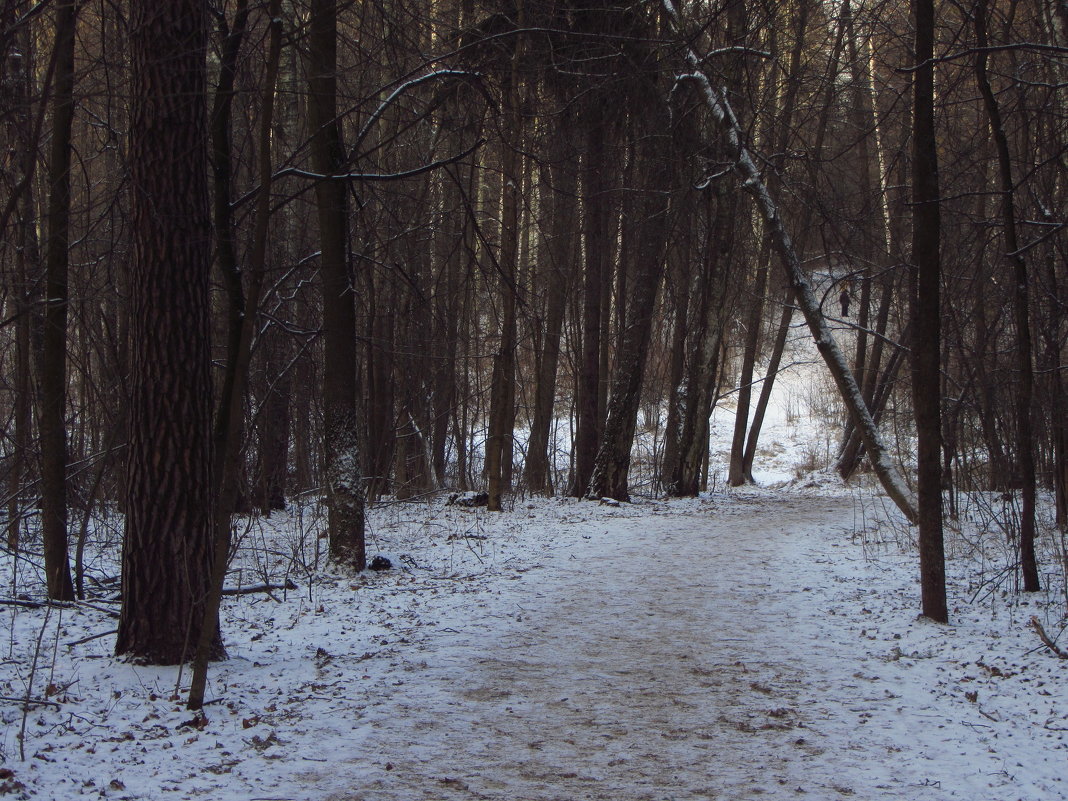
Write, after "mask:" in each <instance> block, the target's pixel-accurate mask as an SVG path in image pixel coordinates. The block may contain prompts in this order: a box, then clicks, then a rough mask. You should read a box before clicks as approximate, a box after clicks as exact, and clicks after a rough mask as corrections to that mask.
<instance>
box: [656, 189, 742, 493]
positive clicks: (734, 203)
mask: <svg viewBox="0 0 1068 801" xmlns="http://www.w3.org/2000/svg"><path fill="white" fill-rule="evenodd" d="M732 184H733V181H732ZM739 200H740V198H739V195H738V193H737V191H736V187H735V186H734V185H731V186H729V187H726V188H723V189H722V190H721V191H720V192H718V193H717V194H715V195H712V196H710V197H708V199H707V200H706V201H705V206H706V208H707V209H709V217H710V220H709V224H708V229H709V230H708V234H707V239H706V243H705V255H704V260H703V261H704V265H703V267H702V269H703V272H704V277H703V279H702V284H703V285H702V287H701V289H702V291H701V295H700V296H699V297H700V303H699V304H698V310H699V313H698V315H697V318H698V319H697V323H698V326H697V333H696V336H694V338H693V344H692V346H691V350H690V354H689V356H688V358H687V362H688V364H687V371H686V379H685V381H684V382H683V383H684V384H685V391H684V392H683V397H682V420H681V422H680V426H681V432H680V436H679V440H680V442H681V446H680V450H679V458H678V460H677V462H676V464H675V469H674V472H673V473H672V474H671V483H670V485H669V494H671V495H678V496H696V495H697V494H698V493H699V492H700V490H701V477H702V473H703V470H704V465H705V463H706V461H707V459H708V437H709V416H710V415H711V414H712V405H713V404H714V403H715V401H716V394H717V390H718V388H719V383H720V371H719V367H720V354H721V352H722V350H723V333H724V326H725V324H726V321H727V319H728V315H729V309H730V308H731V307H732V306H733V302H729V301H728V298H727V282H728V280H729V278H730V276H731V274H732V268H733V260H732V258H731V253H732V251H733V250H734V237H735V217H736V212H737V209H738V206H739Z"/></svg>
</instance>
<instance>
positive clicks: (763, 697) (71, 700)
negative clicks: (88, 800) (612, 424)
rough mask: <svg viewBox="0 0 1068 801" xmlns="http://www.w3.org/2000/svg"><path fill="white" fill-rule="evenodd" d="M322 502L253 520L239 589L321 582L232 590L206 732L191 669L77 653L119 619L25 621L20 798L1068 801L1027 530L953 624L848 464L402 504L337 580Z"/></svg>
mask: <svg viewBox="0 0 1068 801" xmlns="http://www.w3.org/2000/svg"><path fill="white" fill-rule="evenodd" d="M307 511H308V510H307V509H306V508H303V507H294V509H293V510H292V511H291V512H290V513H289V514H287V515H275V516H274V517H272V518H271V519H269V520H259V521H252V522H250V524H249V528H248V529H247V530H246V531H245V534H244V536H243V538H242V548H241V552H240V554H239V557H238V560H237V562H236V565H237V568H236V571H235V573H234V574H233V576H232V579H233V582H234V584H245V585H250V584H256V583H258V582H260V581H262V580H263V579H268V580H270V581H271V582H272V583H276V584H277V583H281V582H282V581H283V580H284V579H285V578H287V577H288V578H289V579H291V580H292V581H293V582H295V584H296V585H297V587H298V589H294V590H288V591H278V592H274V593H271V594H267V593H252V594H248V595H239V596H233V597H230V598H228V599H227V604H226V609H225V611H224V631H225V637H226V640H227V645H228V648H229V656H230V658H229V659H228V660H226V661H225V662H221V663H218V664H217V665H215V666H213V669H212V672H211V681H210V686H209V698H211V699H212V700H213V701H214V703H211V704H209V705H208V706H207V707H206V716H205V717H203V718H200V717H195V716H194V715H193V714H192V713H190V712H188V711H186V710H185V709H183V707H182V704H181V700H182V698H181V697H182V695H183V692H182V691H183V689H184V688H185V687H186V686H187V684H188V671H186V672H185V673H183V674H181V675H179V672H178V670H177V669H175V668H155V667H140V666H135V665H130V664H126V663H124V662H121V661H119V660H116V659H114V658H113V657H112V656H111V651H112V648H113V639H114V638H113V636H102V637H98V638H96V639H91V640H89V641H87V642H80V643H77V641H78V640H81V639H82V638H85V637H88V636H91V635H93V634H99V633H103V632H106V631H109V630H110V629H112V628H114V621H113V620H112V619H111V618H110V616H109V615H107V614H106V609H107V607H106V606H105V605H103V604H96V605H95V606H97V607H99V608H100V609H104V610H105V611H100V609H94V608H89V607H79V608H75V609H64V610H59V609H44V608H40V609H27V608H19V607H8V608H4V609H3V614H4V616H5V618H6V627H7V628H8V632H7V634H8V637H7V642H6V643H5V644H4V651H5V652H4V654H3V659H0V695H3V696H4V701H3V703H2V704H0V713H2V715H3V717H2V720H3V731H2V734H0V756H2V757H3V771H4V772H3V773H2V774H0V776H2V779H0V794H4V793H5V792H6V793H7V794H8V795H9V796H10V797H14V798H19V797H32V798H50V799H69V798H75V797H80V796H89V797H104V798H115V799H167V798H176V799H177V798H183V799H184V798H211V799H219V800H221V801H227V800H228V799H242V800H243V801H248V800H249V799H270V800H271V801H281V800H282V799H308V800H309V801H311V800H312V799H315V800H316V801H324V800H327V799H333V800H335V801H340V800H341V799H367V800H368V801H372V800H374V799H382V800H383V801H385V800H388V799H397V800H398V801H399V800H400V799H404V800H405V801H410V800H413V799H428V800H429V799H442V800H446V799H447V800H449V801H451V800H452V799H509V801H528V800H529V801H535V800H537V801H541V800H543V799H544V800H546V801H548V800H549V799H561V800H565V799H566V800H567V801H570V800H571V799H606V800H607V799H611V800H612V801H632V800H634V801H636V800H637V799H658V800H661V799H662V800H665V801H668V800H675V799H680V800H681V799H757V798H761V799H795V798H796V799H801V798H809V799H834V798H861V799H903V798H908V799H920V800H921V801H922V800H923V799H968V800H969V801H983V799H991V800H993V799H997V800H998V801H1006V799H1009V800H1012V799H1024V800H1025V801H1052V800H1053V799H1062V798H1068V770H1066V767H1068V660H1060V659H1057V658H1056V657H1055V656H1054V655H1053V654H1052V653H1051V652H1050V651H1049V650H1048V649H1046V648H1045V647H1043V646H1042V644H1041V643H1040V641H1039V639H1038V637H1037V635H1036V633H1035V631H1034V630H1033V629H1032V628H1031V627H1030V625H1029V621H1030V619H1031V616H1032V615H1035V616H1037V617H1038V619H1039V620H1040V621H1041V622H1042V624H1043V625H1044V627H1045V628H1046V630H1047V631H1048V632H1049V633H1050V634H1051V636H1056V635H1059V634H1060V633H1061V632H1062V631H1063V630H1064V627H1065V623H1066V621H1065V609H1066V604H1065V599H1064V597H1063V594H1058V592H1055V591H1052V590H1051V591H1048V592H1045V593H1041V594H1037V595H1033V596H1026V597H1025V596H1022V595H1021V594H1018V593H1016V592H1015V591H1013V588H1012V586H1011V582H1012V576H1011V571H1006V570H1004V568H1003V564H1002V562H1003V561H1004V557H1003V554H1002V553H1001V551H1003V550H1004V549H1005V546H1004V545H1003V544H1000V545H999V544H998V543H997V542H987V541H983V538H982V537H981V536H980V535H976V534H973V535H969V536H967V537H964V536H959V535H957V534H955V533H952V532H951V541H950V560H949V573H950V592H951V600H950V603H951V610H952V622H951V624H950V625H949V626H939V625H935V624H933V623H930V622H928V621H926V620H924V619H918V618H917V608H918V599H917V596H918V590H917V586H916V572H917V570H916V564H915V558H914V556H913V553H912V548H911V544H910V543H909V541H908V539H909V532H908V530H907V529H906V528H904V527H902V526H900V525H897V524H894V523H893V522H887V520H886V519H885V516H884V511H885V510H884V509H883V508H882V505H881V503H880V502H879V501H878V499H877V498H876V497H875V496H872V495H871V494H870V493H866V492H850V491H849V490H847V489H845V488H843V487H841V486H840V485H839V484H837V483H836V482H835V481H834V480H832V479H831V478H829V477H826V476H818V475H817V476H814V477H809V478H807V479H805V480H801V481H794V482H791V483H789V484H788V485H786V486H782V487H779V488H778V489H775V490H767V489H743V490H737V491H729V492H718V493H715V494H713V495H711V496H708V497H703V498H701V499H698V500H689V501H670V502H663V501H652V500H646V501H642V502H639V503H636V504H633V505H626V504H625V505H622V506H619V507H613V506H609V505H598V504H596V503H590V502H579V501H574V500H571V499H557V500H544V499H539V500H531V501H518V502H517V503H516V506H515V508H514V509H513V510H512V511H511V512H508V513H504V514H489V513H487V512H486V511H485V510H483V509H460V508H457V507H455V506H453V507H447V506H445V505H444V501H443V499H441V498H439V499H436V500H434V501H432V502H423V503H409V504H395V505H392V506H386V507H382V508H380V509H377V510H375V512H374V513H373V514H372V517H371V535H372V536H371V542H370V546H371V549H372V550H371V553H372V555H373V554H377V553H383V554H385V555H387V556H388V557H389V558H390V559H391V560H392V561H393V563H394V568H393V569H392V570H389V571H385V572H381V573H371V572H368V573H366V574H364V575H360V576H356V577H344V576H340V575H337V574H334V573H331V572H329V571H324V570H321V569H316V567H315V558H316V552H317V550H318V549H319V548H321V545H322V541H321V540H319V539H318V538H317V537H316V536H315V532H316V531H317V528H316V526H317V525H318V521H316V520H314V519H312V518H310V517H309V516H308V515H306V514H302V512H307ZM890 517H892V515H891V516H890ZM1049 564H1050V563H1049V561H1048V560H1047V561H1046V565H1047V566H1049ZM10 568H11V566H10V565H5V569H10ZM93 569H94V570H96V571H98V572H99V573H100V574H101V575H104V574H107V573H108V572H109V567H108V565H107V564H105V563H104V562H103V561H102V562H100V563H97V564H94V565H93ZM1045 578H1046V580H1047V584H1048V585H1049V586H1052V587H1061V588H1063V579H1062V578H1059V577H1058V576H1057V575H1056V571H1055V570H1053V568H1049V570H1048V572H1047V574H1046V576H1045ZM1058 582H1060V583H1058ZM1066 639H1068V637H1062V639H1061V641H1062V643H1063V642H1064V641H1065V640H1066ZM74 643H77V644H74ZM176 688H178V692H177V693H176V692H175V690H176ZM26 697H29V698H32V699H36V700H40V701H48V702H50V704H51V705H34V706H32V707H31V708H30V709H29V711H28V712H26V713H24V711H23V707H22V705H21V704H20V703H19V702H18V700H17V699H22V698H26Z"/></svg>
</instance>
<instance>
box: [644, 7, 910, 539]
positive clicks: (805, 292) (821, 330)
mask: <svg viewBox="0 0 1068 801" xmlns="http://www.w3.org/2000/svg"><path fill="white" fill-rule="evenodd" d="M661 2H662V4H663V8H664V11H665V12H666V13H667V16H668V19H669V21H670V24H671V26H672V28H674V30H675V32H676V34H678V35H679V37H680V39H681V38H683V37H682V23H681V20H680V18H679V13H678V11H677V10H676V8H675V5H674V3H673V2H672V0H661ZM682 50H683V54H684V56H685V58H686V63H687V65H688V67H689V69H691V70H692V72H689V73H686V74H684V75H680V76H679V77H678V82H680V83H687V82H692V83H694V84H696V86H697V89H698V91H699V92H700V94H701V96H702V98H703V99H704V101H705V104H706V105H707V106H708V109H709V111H710V112H711V114H712V117H713V119H714V120H715V121H716V123H717V124H718V125H720V126H721V127H722V128H723V132H724V133H725V135H726V138H727V146H728V149H729V152H730V155H731V157H732V158H733V160H734V164H733V168H734V171H735V172H736V173H737V175H738V177H739V178H740V179H741V182H742V188H743V189H744V190H745V191H746V193H748V194H749V195H750V196H751V197H752V198H753V200H754V201H755V203H756V206H757V210H758V211H759V213H760V216H761V217H762V218H763V220H764V224H765V225H766V226H767V228H768V233H769V234H770V238H771V242H772V245H773V247H774V248H775V251H776V253H777V255H778V257H779V262H780V263H781V264H782V267H783V269H784V270H785V272H786V276H787V279H788V281H789V283H790V286H791V287H792V288H793V290H794V296H795V298H796V299H797V303H798V306H799V307H800V308H801V311H802V313H803V314H804V316H805V322H806V323H808V327H809V330H810V331H811V332H812V337H813V339H814V340H815V341H816V347H817V348H818V349H819V352H820V355H821V356H822V357H823V360H824V362H825V363H826V364H827V368H828V369H829V370H830V373H831V376H832V378H834V382H835V385H836V386H837V387H838V392H839V394H840V395H841V396H842V400H843V401H844V402H845V404H846V408H847V409H848V410H849V414H850V416H851V417H852V419H853V424H854V425H855V426H856V427H857V430H858V431H859V432H860V435H861V439H862V440H863V442H864V447H865V449H866V451H867V453H868V458H869V459H870V460H871V463H872V467H873V468H874V469H875V473H876V475H877V476H878V477H879V481H880V483H881V484H882V486H883V489H884V490H886V493H887V495H889V496H890V498H891V499H892V500H893V501H894V503H895V504H896V505H897V507H898V508H899V509H900V510H901V511H902V513H903V514H904V515H905V517H907V518H908V519H909V520H910V521H911V522H915V521H916V518H917V515H916V501H915V498H914V497H913V496H912V493H911V492H910V491H909V490H908V488H907V487H906V486H905V481H904V479H903V478H902V476H901V474H900V473H899V472H898V470H897V467H896V466H895V464H894V462H893V460H892V459H891V458H890V454H889V451H888V450H887V449H886V446H885V445H884V444H883V441H882V438H881V437H880V435H879V430H878V428H877V427H876V425H875V421H874V419H873V418H872V416H871V412H870V410H869V409H868V407H867V404H866V403H865V402H864V398H863V396H862V394H861V391H860V387H859V386H858V385H857V382H856V379H855V378H854V376H853V372H852V370H850V369H849V363H848V362H847V361H846V358H845V354H844V353H843V352H842V349H841V348H840V347H839V346H838V342H837V341H836V340H835V338H834V334H833V333H832V332H831V329H830V326H829V325H828V324H827V319H826V318H825V317H824V315H823V311H822V309H821V308H820V303H819V300H818V299H817V298H816V295H815V292H814V291H813V289H812V284H811V282H810V281H809V279H808V276H807V275H806V273H805V271H804V269H803V268H802V266H801V261H800V259H799V257H798V255H797V251H796V250H795V249H794V245H793V242H792V241H791V239H790V235H789V233H788V232H787V231H786V227H785V226H784V225H783V221H782V218H781V215H780V214H779V210H778V206H777V205H776V203H775V201H774V199H773V198H772V197H771V193H770V192H769V191H768V187H767V184H765V183H764V181H763V179H762V178H761V176H760V170H759V169H757V166H756V164H755V162H754V161H753V157H752V155H751V154H750V152H749V148H748V147H747V145H746V142H745V135H744V133H743V130H742V126H741V125H740V124H739V123H738V119H737V118H736V117H735V116H734V112H733V110H732V109H731V107H730V103H729V102H728V101H727V93H726V92H725V91H717V90H716V89H715V88H714V87H713V86H712V82H711V81H710V80H709V78H708V75H707V74H705V72H704V70H702V69H701V59H700V58H699V57H698V55H697V53H696V52H695V51H694V50H693V48H692V47H690V46H689V45H683V48H682Z"/></svg>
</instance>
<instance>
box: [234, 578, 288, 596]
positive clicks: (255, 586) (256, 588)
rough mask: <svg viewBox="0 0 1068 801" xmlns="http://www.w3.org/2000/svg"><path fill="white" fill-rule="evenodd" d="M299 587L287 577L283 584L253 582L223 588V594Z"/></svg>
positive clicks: (248, 593) (246, 593)
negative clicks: (242, 585) (243, 585)
mask: <svg viewBox="0 0 1068 801" xmlns="http://www.w3.org/2000/svg"><path fill="white" fill-rule="evenodd" d="M296 589H299V587H297V585H296V584H294V583H293V582H292V581H290V580H289V579H286V583H285V584H253V585H249V586H248V587H231V588H229V589H226V590H223V595H251V594H252V593H254V592H273V591H274V590H296Z"/></svg>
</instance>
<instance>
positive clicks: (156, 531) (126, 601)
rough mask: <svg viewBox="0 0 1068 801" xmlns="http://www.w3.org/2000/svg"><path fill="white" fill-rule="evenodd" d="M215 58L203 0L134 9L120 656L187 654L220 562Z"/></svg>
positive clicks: (174, 658) (149, 658)
mask: <svg viewBox="0 0 1068 801" xmlns="http://www.w3.org/2000/svg"><path fill="white" fill-rule="evenodd" d="M206 49H207V7H206V6H205V5H204V4H203V3H199V2H196V0H166V2H158V3H151V4H150V3H136V4H134V5H133V6H132V7H131V13H130V56H131V64H132V76H131V90H132V91H131V95H132V106H131V118H130V202H131V214H130V227H131V230H132V234H133V240H134V258H133V265H132V276H131V282H130V288H131V301H132V306H133V312H132V314H131V336H130V343H131V344H130V355H131V375H130V407H129V444H128V446H127V450H128V475H127V511H126V532H125V537H124V540H123V556H122V561H123V571H122V572H123V583H122V611H121V616H120V619H119V631H118V637H117V641H116V652H117V653H118V654H120V655H127V656H129V657H131V658H134V659H137V660H140V661H144V662H148V663H153V664H175V663H178V662H181V661H183V660H185V659H186V658H188V657H189V656H190V655H191V654H192V649H193V647H194V646H195V643H196V642H197V639H198V638H199V636H200V629H201V626H202V624H203V621H204V607H205V602H206V600H207V595H208V585H209V581H210V575H211V565H212V547H211V545H212V533H213V522H214V511H215V484H214V480H213V479H214V476H213V465H212V461H213V460H212V456H213V454H212V438H211V398H212V391H211V373H210V366H211V350H210V347H209V345H210V341H211V329H210V324H209V311H210V293H209V286H210V285H209V281H210V274H211V218H210V215H209V211H208V186H207V170H206V169H205V168H203V167H206V165H207V160H208V150H207V109H206V107H205V106H206V103H205V98H206V55H207V54H206ZM190 165H192V167H193V168H192V169H191V168H190Z"/></svg>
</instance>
